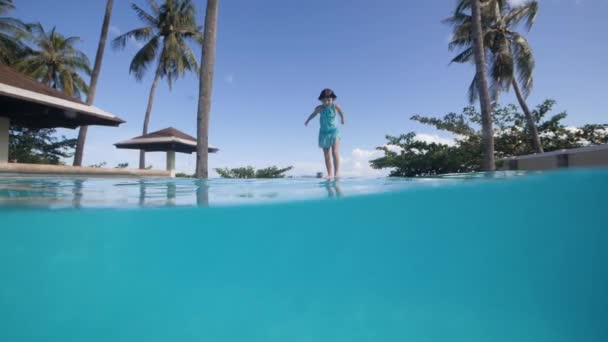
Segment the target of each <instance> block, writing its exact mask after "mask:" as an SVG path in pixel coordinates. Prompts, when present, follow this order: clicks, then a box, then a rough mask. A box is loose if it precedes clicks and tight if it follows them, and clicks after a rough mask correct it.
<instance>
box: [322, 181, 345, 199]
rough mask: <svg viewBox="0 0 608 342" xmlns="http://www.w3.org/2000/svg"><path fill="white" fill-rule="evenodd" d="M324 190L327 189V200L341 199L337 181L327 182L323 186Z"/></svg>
mask: <svg viewBox="0 0 608 342" xmlns="http://www.w3.org/2000/svg"><path fill="white" fill-rule="evenodd" d="M324 186H325V189H327V197H329V198H339V197H342V190H341V189H340V182H339V181H328V182H325V184H324Z"/></svg>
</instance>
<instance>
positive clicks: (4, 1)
mask: <svg viewBox="0 0 608 342" xmlns="http://www.w3.org/2000/svg"><path fill="white" fill-rule="evenodd" d="M14 9H15V4H13V0H0V14H5V13H8V11H10V10H14Z"/></svg>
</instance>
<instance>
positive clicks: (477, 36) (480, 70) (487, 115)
mask: <svg viewBox="0 0 608 342" xmlns="http://www.w3.org/2000/svg"><path fill="white" fill-rule="evenodd" d="M470 1H471V15H472V33H473V54H474V56H475V69H476V71H477V73H476V76H475V77H476V79H477V91H478V92H479V102H480V107H481V133H482V148H483V161H482V163H483V165H482V168H483V170H484V171H493V170H495V169H496V165H495V163H494V129H493V128H492V107H491V103H490V91H489V89H488V79H487V75H486V57H485V51H484V42H483V26H482V24H481V5H480V2H479V1H480V0H470Z"/></svg>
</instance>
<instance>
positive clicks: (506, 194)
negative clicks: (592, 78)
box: [0, 170, 608, 342]
mask: <svg viewBox="0 0 608 342" xmlns="http://www.w3.org/2000/svg"><path fill="white" fill-rule="evenodd" d="M497 175H498V176H497V177H484V176H483V175H475V177H468V176H466V177H465V176H453V177H441V178H434V179H426V180H420V179H419V180H391V179H379V180H360V179H350V180H349V179H346V180H342V181H339V182H338V183H325V182H319V181H318V180H314V179H294V180H279V181H227V180H224V181H223V180H215V181H209V182H207V183H197V182H193V181H191V180H177V181H174V182H173V181H161V180H157V181H149V182H137V181H132V180H131V181H126V180H34V179H21V180H17V181H15V180H11V181H8V180H3V181H0V189H1V190H0V191H1V192H0V197H3V201H4V202H3V204H2V207H0V217H1V221H0V222H1V223H0V225H1V228H0V279H1V282H0V341H62V342H64V341H143V340H145V341H203V340H205V341H467V342H470V341H509V342H511V341H534V342H539V341H551V342H554V341H577V342H578V341H591V342H595V341H598V342H599V341H606V340H608V324H607V322H608V249H607V248H606V246H608V230H607V228H608V225H607V219H608V214H607V213H608V211H607V210H606V193H608V171H607V170H588V171H569V172H555V173H545V174H534V175H528V176H523V177H518V176H517V175H514V174H497ZM497 178H499V179H497ZM79 182H80V183H79ZM140 191H141V192H140ZM9 198H10V199H9ZM142 199H143V201H142V202H140V200H142ZM296 200H297V201H296ZM244 204H249V205H244ZM142 206H143V208H142ZM167 206H169V207H167ZM201 206H202V207H201ZM117 209H118V210H117Z"/></svg>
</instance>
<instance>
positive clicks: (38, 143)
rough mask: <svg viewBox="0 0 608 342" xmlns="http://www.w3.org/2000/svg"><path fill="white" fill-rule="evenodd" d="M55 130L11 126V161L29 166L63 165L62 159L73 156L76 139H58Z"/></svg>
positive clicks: (62, 137)
mask: <svg viewBox="0 0 608 342" xmlns="http://www.w3.org/2000/svg"><path fill="white" fill-rule="evenodd" d="M55 133H56V131H55V129H52V128H44V129H30V128H24V127H18V126H11V128H10V130H9V140H10V143H9V160H10V161H12V162H15V163H28V164H54V165H59V164H63V162H62V158H69V157H71V156H72V155H73V152H74V148H75V147H76V139H67V138H66V137H64V136H61V137H57V136H56V134H55Z"/></svg>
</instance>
